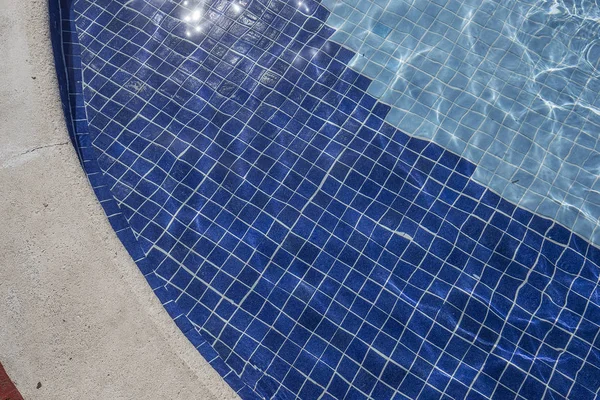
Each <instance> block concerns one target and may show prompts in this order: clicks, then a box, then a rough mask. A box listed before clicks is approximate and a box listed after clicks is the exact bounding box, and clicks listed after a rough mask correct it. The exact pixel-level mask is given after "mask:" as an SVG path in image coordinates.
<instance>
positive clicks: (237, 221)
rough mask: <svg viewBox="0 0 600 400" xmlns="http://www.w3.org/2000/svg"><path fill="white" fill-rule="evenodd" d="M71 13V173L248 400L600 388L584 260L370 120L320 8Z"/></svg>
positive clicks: (561, 234) (151, 7)
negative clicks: (76, 166)
mask: <svg viewBox="0 0 600 400" xmlns="http://www.w3.org/2000/svg"><path fill="white" fill-rule="evenodd" d="M63 4H64V3H63ZM66 5H67V7H70V4H69V3H67V4H66ZM74 7H75V10H76V25H77V35H73V34H72V33H73V32H74V31H73V25H72V20H71V18H72V17H73V16H72V15H71V14H70V11H71V9H70V8H68V9H67V12H66V15H67V18H65V21H64V24H65V25H64V26H63V31H64V32H66V33H67V34H65V33H63V41H64V47H63V49H64V51H65V55H66V56H65V60H66V65H67V76H70V78H69V79H66V81H67V82H66V83H69V82H72V85H71V86H69V90H68V91H67V95H66V96H64V97H63V100H64V101H65V104H66V106H67V108H68V109H71V110H75V111H76V112H74V113H71V115H72V118H73V120H74V121H77V122H78V123H75V124H73V125H72V129H73V130H74V137H75V141H76V145H77V146H78V147H79V149H80V151H81V153H82V154H83V156H82V159H83V165H84V168H85V169H86V172H87V173H88V176H89V177H90V181H91V182H92V185H93V186H94V189H95V190H96V193H97V195H98V197H99V199H100V201H101V203H102V205H103V206H104V207H105V210H106V213H107V215H108V216H109V220H110V221H111V223H112V224H113V227H114V228H115V230H116V231H117V234H118V235H119V237H120V238H121V240H122V241H123V242H124V244H125V246H126V247H127V249H128V250H129V251H130V253H131V254H132V257H133V258H134V259H135V260H136V262H137V263H138V265H139V267H140V269H141V271H142V272H143V273H144V274H145V276H146V277H147V279H148V281H149V283H150V285H151V286H152V287H153V289H154V290H155V292H156V294H157V296H158V297H159V298H160V299H161V300H162V301H163V303H164V304H165V307H166V308H167V310H168V311H169V312H170V313H171V315H172V316H173V317H174V318H175V320H176V322H177V323H178V324H179V326H180V328H181V329H182V331H183V332H184V333H185V334H186V335H187V336H188V337H189V338H190V340H191V341H192V342H193V343H195V344H197V345H198V347H199V350H200V352H201V353H202V354H203V355H204V356H205V357H207V358H208V359H209V360H211V361H212V364H213V365H214V366H215V368H216V369H217V370H218V371H219V372H220V373H221V374H222V375H223V376H225V378H226V379H227V380H228V382H229V384H230V385H232V387H234V388H235V389H236V390H239V393H240V395H241V396H242V398H254V397H262V398H296V397H299V398H305V399H314V398H318V397H319V396H322V398H325V399H341V398H353V399H354V398H356V399H360V398H376V399H380V398H381V399H387V398H392V397H394V396H397V397H398V398H423V399H429V398H487V397H495V398H516V397H520V398H529V399H537V398H542V397H545V396H546V397H554V398H557V397H571V398H577V399H586V398H594V397H595V395H596V394H597V392H598V390H599V388H600V380H599V379H598V376H599V372H600V370H598V365H600V364H599V362H598V361H599V360H598V358H599V357H600V337H599V335H598V334H599V333H600V327H599V325H598V324H597V321H598V320H599V317H600V296H598V285H597V282H598V273H597V271H598V260H599V259H600V252H599V250H598V249H597V248H595V247H593V246H591V245H590V244H589V243H587V242H586V241H585V240H583V239H581V238H580V237H578V236H576V235H574V234H573V233H571V232H570V231H569V230H567V229H565V228H564V227H562V226H560V225H559V224H557V223H555V222H553V221H551V220H548V219H545V218H542V217H539V216H537V215H534V214H532V213H530V212H528V211H526V210H524V209H522V208H518V207H516V206H515V205H513V204H511V203H509V202H507V201H506V200H504V199H502V198H501V197H499V196H498V195H496V194H494V193H493V192H491V191H490V190H488V189H486V188H484V187H482V186H481V185H479V184H478V183H476V182H474V181H473V180H472V179H471V175H472V174H473V171H474V169H475V166H474V165H473V164H472V163H470V162H468V161H467V160H465V159H462V158H460V157H458V156H456V155H455V154H453V153H450V152H448V151H445V150H444V149H442V148H441V147H439V146H438V145H436V144H434V143H430V142H427V141H424V140H420V139H416V138H412V137H409V136H407V135H406V134H404V133H402V132H400V131H399V130H397V129H395V128H394V127H392V126H391V125H389V124H387V123H385V122H384V120H385V118H386V117H387V115H388V113H389V112H390V107H388V106H385V105H383V104H381V103H378V102H377V101H376V100H375V99H374V98H373V97H372V96H370V95H368V94H367V93H366V91H367V90H368V88H369V87H370V85H371V84H372V82H371V80H370V79H368V78H366V77H365V76H362V75H360V74H358V73H356V72H355V71H353V70H352V69H350V68H348V63H349V62H350V60H352V58H353V57H354V54H353V53H352V52H351V51H349V50H347V49H345V48H342V47H341V46H339V45H337V44H335V43H333V42H331V41H329V38H330V37H331V35H332V33H333V32H334V31H333V30H332V29H331V28H329V27H327V26H326V25H325V24H324V21H325V20H326V19H327V16H328V12H327V11H326V9H325V8H323V7H322V6H320V5H319V4H317V3H315V2H309V1H303V2H300V3H298V2H297V1H293V2H291V1H290V2H282V1H268V2H262V1H249V2H237V3H232V2H229V1H213V2H208V3H206V4H203V5H202V6H201V8H197V7H200V6H199V5H197V4H196V3H193V2H189V1H184V2H181V3H175V2H171V1H164V0H151V1H142V0H134V1H127V2H124V1H114V0H96V1H87V0H76V1H75V5H74ZM197 10H200V12H197ZM68 33H71V34H68ZM65 38H66V39H65ZM79 50H81V52H79ZM79 62H80V63H81V67H82V69H78V66H79ZM78 74H79V75H78ZM81 78H83V92H82V91H81V86H80V83H81ZM66 83H65V82H64V81H63V83H62V84H63V87H64V85H65V84H66ZM69 94H70V95H69ZM77 112H79V114H78V113H77ZM88 121H89V126H88V124H87V122H88Z"/></svg>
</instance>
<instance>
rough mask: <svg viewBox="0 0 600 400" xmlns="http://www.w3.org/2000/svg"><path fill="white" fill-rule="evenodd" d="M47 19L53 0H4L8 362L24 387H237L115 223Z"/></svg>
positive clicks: (3, 283) (105, 390)
mask: <svg viewBox="0 0 600 400" xmlns="http://www.w3.org/2000/svg"><path fill="white" fill-rule="evenodd" d="M48 30H49V28H48V13H47V1H46V0H36V1H33V0H26V1H17V0H0V54H2V57H0V71H1V73H0V188H1V189H0V215H2V224H1V226H0V363H2V364H3V365H4V367H5V368H6V371H7V372H8V375H9V376H10V377H11V378H12V380H13V381H14V383H15V384H16V386H17V388H18V389H19V391H20V392H21V394H22V395H23V397H24V398H26V399H234V398H237V396H236V394H235V393H234V392H233V391H232V390H231V389H230V388H229V387H228V386H227V384H225V382H224V381H223V380H222V379H221V378H220V377H219V375H218V374H217V373H216V372H215V371H214V370H213V369H212V368H211V367H210V366H209V365H208V363H207V362H206V361H205V360H204V359H203V358H202V356H200V354H199V353H198V352H197V351H196V349H194V347H193V346H192V345H191V344H190V343H189V342H188V341H187V339H186V338H185V337H184V336H183V334H182V333H181V332H180V331H179V329H178V328H177V327H176V326H175V324H174V323H173V321H172V320H171V318H170V317H169V316H168V314H167V313H166V311H165V310H164V309H163V308H162V306H161V304H160V302H159V301H158V299H157V298H156V297H155V296H154V294H153V293H152V291H151V289H150V287H149V286H148V284H147V283H146V281H145V280H144V278H143V276H142V275H141V273H140V272H139V270H138V268H137V266H136V265H135V264H134V263H133V261H132V260H131V258H130V257H129V255H128V254H127V252H126V251H125V249H124V248H123V246H122V245H121V243H120V242H119V241H118V239H117V237H116V235H115V234H114V231H113V230H112V228H111V227H110V225H109V224H108V222H107V219H106V217H105V215H104V214H103V211H102V208H101V206H100V204H99V203H98V201H97V199H96V197H95V195H94V193H93V191H92V189H91V187H90V186H89V184H88V181H87V179H86V177H85V174H84V172H83V170H82V168H81V167H80V165H79V162H78V160H77V157H76V155H75V151H74V149H73V147H72V145H71V143H70V142H69V138H68V134H67V130H66V127H65V122H64V118H63V114H62V109H61V105H60V99H59V95H58V87H57V82H56V77H55V71H54V62H53V59H52V51H51V47H50V38H49V32H48ZM38 387H39V388H38Z"/></svg>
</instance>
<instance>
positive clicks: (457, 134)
mask: <svg viewBox="0 0 600 400" xmlns="http://www.w3.org/2000/svg"><path fill="white" fill-rule="evenodd" d="M323 5H324V6H325V7H326V8H328V9H329V10H331V15H330V16H329V18H328V19H327V23H328V24H329V25H330V26H332V27H334V28H336V32H335V34H334V35H333V36H332V38H331V40H333V41H335V42H337V43H340V44H342V45H344V46H347V47H348V48H350V49H352V50H353V51H355V52H356V54H355V56H354V58H353V59H352V60H351V61H350V65H351V66H352V68H353V69H354V70H355V71H357V72H360V73H361V74H364V75H365V76H368V77H369V78H371V79H374V82H373V84H371V85H370V86H369V89H368V92H369V94H371V95H373V96H374V97H376V98H378V99H379V100H380V101H383V102H385V103H386V104H389V105H391V106H392V107H393V108H392V110H391V112H390V113H388V115H387V118H386V121H387V122H389V123H390V124H392V125H394V126H396V127H398V128H399V129H401V130H403V131H404V132H407V133H409V134H414V135H417V136H420V137H424V138H428V139H431V140H433V141H434V142H435V143H437V144H439V145H441V146H443V147H445V148H447V149H449V150H451V151H453V152H455V153H457V154H459V155H461V156H463V157H465V158H466V159H468V160H469V161H471V162H473V163H475V164H476V165H477V169H476V170H475V173H474V174H473V178H474V179H475V180H476V181H477V182H479V183H481V184H483V185H485V186H488V187H491V188H492V189H493V190H494V191H496V192H497V193H499V194H500V195H502V196H503V197H504V198H506V199H508V200H509V201H512V202H515V203H517V204H519V205H520V206H521V207H523V208H526V209H528V210H530V211H533V212H537V213H539V214H541V215H544V216H547V217H550V218H551V219H554V220H557V221H559V222H560V223H562V224H564V225H565V226H567V227H569V228H571V229H573V230H574V231H575V232H577V233H579V234H580V235H582V236H583V237H585V238H587V239H589V240H591V241H592V242H593V243H595V244H596V245H598V244H600V228H599V227H600V179H598V177H599V176H600V142H599V141H598V138H599V132H600V30H598V29H597V26H598V22H599V21H600V10H599V9H598V3H597V2H595V1H593V0H583V1H580V2H576V3H574V2H570V1H562V0H553V1H538V0H508V1H507V0H493V1H480V0H393V1H388V0H386V1H380V0H323Z"/></svg>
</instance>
